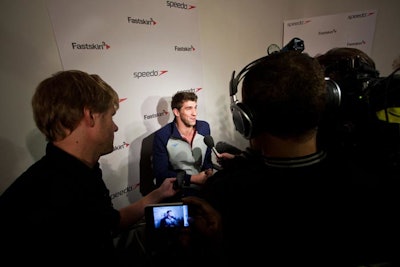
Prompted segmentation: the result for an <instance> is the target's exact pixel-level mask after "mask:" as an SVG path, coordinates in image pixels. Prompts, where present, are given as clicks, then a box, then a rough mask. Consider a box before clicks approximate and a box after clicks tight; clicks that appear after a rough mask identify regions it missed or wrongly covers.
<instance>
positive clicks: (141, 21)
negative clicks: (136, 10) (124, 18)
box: [128, 17, 157, 26]
mask: <svg viewBox="0 0 400 267" xmlns="http://www.w3.org/2000/svg"><path fill="white" fill-rule="evenodd" d="M128 23H131V24H140V25H148V26H154V25H156V24H157V22H156V21H155V20H153V18H150V19H139V18H132V17H128Z"/></svg>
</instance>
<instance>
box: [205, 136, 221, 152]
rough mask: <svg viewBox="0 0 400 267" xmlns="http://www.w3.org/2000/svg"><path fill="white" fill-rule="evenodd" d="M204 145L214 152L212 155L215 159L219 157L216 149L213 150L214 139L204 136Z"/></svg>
mask: <svg viewBox="0 0 400 267" xmlns="http://www.w3.org/2000/svg"><path fill="white" fill-rule="evenodd" d="M204 143H205V144H206V145H207V147H209V148H211V150H212V151H213V152H214V154H215V156H217V158H219V157H220V155H219V153H218V151H217V149H215V147H214V139H213V138H212V136H211V135H206V136H204Z"/></svg>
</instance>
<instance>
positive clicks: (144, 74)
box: [133, 70, 168, 79]
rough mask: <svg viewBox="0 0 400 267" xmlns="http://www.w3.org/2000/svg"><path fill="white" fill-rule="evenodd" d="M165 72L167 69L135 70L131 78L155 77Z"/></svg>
mask: <svg viewBox="0 0 400 267" xmlns="http://www.w3.org/2000/svg"><path fill="white" fill-rule="evenodd" d="M167 72H168V71H167V70H149V71H135V72H134V73H133V78H136V79H140V78H150V77H157V76H161V75H163V74H164V73H167Z"/></svg>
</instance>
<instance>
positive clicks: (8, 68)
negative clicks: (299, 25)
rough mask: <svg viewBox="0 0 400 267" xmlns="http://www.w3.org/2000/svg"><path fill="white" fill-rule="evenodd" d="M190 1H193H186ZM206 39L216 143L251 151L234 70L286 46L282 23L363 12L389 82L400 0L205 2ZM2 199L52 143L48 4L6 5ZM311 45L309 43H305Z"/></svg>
mask: <svg viewBox="0 0 400 267" xmlns="http://www.w3.org/2000/svg"><path fill="white" fill-rule="evenodd" d="M186 2H190V1H186ZM198 8H199V10H200V33H201V36H200V37H201V41H202V56H203V75H204V78H203V87H204V88H207V92H208V94H207V97H206V99H201V101H206V102H207V110H206V113H207V114H206V116H205V117H206V118H207V120H208V121H209V122H210V124H211V126H212V135H213V137H214V140H215V142H218V141H226V142H229V143H232V144H234V145H236V146H238V147H241V148H244V147H245V146H246V145H247V141H246V140H244V139H243V138H242V137H241V136H240V135H239V134H238V133H236V132H235V131H234V130H233V123H232V120H231V117H230V113H229V103H230V102H229V101H230V100H229V96H228V82H229V79H230V77H231V74H232V71H233V70H237V71H239V70H240V69H241V68H242V67H243V66H244V65H246V64H247V63H249V62H250V61H252V60H253V59H256V58H258V57H260V56H263V55H265V54H266V49H267V46H268V45H269V44H271V43H277V44H279V45H281V43H282V38H283V21H284V20H289V19H297V18H304V17H314V16H322V15H329V14H336V13H344V12H351V11H362V10H371V9H376V10H378V16H377V25H376V30H375V40H374V44H373V49H372V54H371V55H370V56H371V57H372V58H373V59H374V60H375V63H376V65H377V68H378V70H380V72H381V75H382V76H386V75H388V74H389V73H390V72H391V70H392V67H391V64H392V62H393V60H394V59H395V58H396V57H398V56H399V55H400V51H399V47H400V31H399V30H398V29H397V27H398V26H400V16H399V15H398V12H399V10H400V2H399V1H397V0H380V1H378V0H352V1H347V0H337V1H323V0H301V1H300V0H269V1H268V0H248V1H243V0H225V1H224V0H202V1H201V2H200V4H199V7H198ZM0 33H1V42H0V56H1V60H0V86H1V87H0V88H1V90H0V94H1V97H0V125H2V127H1V131H0V151H1V152H2V153H1V154H0V171H1V179H0V193H2V192H3V191H4V190H5V188H6V187H7V186H8V185H9V184H10V183H11V182H12V181H13V180H14V179H15V178H16V177H17V176H18V175H19V174H20V173H21V172H23V171H24V170H25V169H26V168H27V167H28V166H29V165H30V164H32V163H33V162H34V161H36V160H38V159H39V158H40V157H41V156H42V155H43V154H44V146H45V140H44V137H42V136H41V134H40V133H39V132H38V130H37V129H36V127H35V125H34V122H33V120H32V112H31V106H30V100H31V97H32V94H33V91H34V89H35V87H36V85H37V84H38V83H39V82H40V81H41V80H43V79H44V78H47V77H48V76H49V75H50V74H52V73H54V72H56V71H59V70H61V69H62V66H61V61H60V58H59V55H58V51H57V46H56V43H55V39H54V35H53V32H52V28H51V21H50V18H49V16H48V14H47V10H46V2H45V0H1V1H0ZM306 45H307V44H306Z"/></svg>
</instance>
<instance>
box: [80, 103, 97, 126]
mask: <svg viewBox="0 0 400 267" xmlns="http://www.w3.org/2000/svg"><path fill="white" fill-rule="evenodd" d="M83 117H84V120H85V122H86V124H87V125H89V126H90V127H93V126H94V122H95V121H94V117H93V113H92V111H91V110H90V109H88V108H84V109H83Z"/></svg>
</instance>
